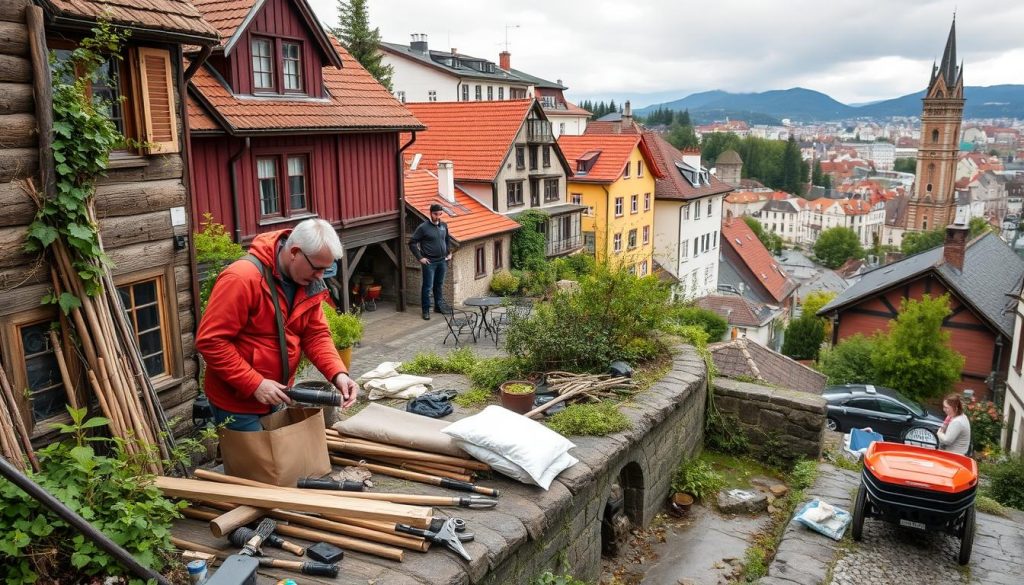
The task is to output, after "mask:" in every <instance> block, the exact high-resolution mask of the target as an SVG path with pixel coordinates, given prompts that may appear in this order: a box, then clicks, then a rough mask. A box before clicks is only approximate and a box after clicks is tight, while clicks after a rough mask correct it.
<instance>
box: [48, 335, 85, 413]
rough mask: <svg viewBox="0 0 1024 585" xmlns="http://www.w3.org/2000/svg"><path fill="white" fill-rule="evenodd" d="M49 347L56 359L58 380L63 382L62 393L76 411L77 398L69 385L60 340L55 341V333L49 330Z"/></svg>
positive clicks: (69, 381)
mask: <svg viewBox="0 0 1024 585" xmlns="http://www.w3.org/2000/svg"><path fill="white" fill-rule="evenodd" d="M50 345H51V346H52V347H53V355H54V357H56V358H57V367H58V368H59V369H60V379H61V381H62V382H64V392H65V393H66V394H67V396H68V404H70V405H71V408H74V409H76V410H77V409H78V396H77V395H76V394H75V386H74V384H72V383H71V374H70V373H69V372H68V363H67V361H65V360H64V350H63V349H61V345H60V340H59V339H57V332H56V331H53V330H52V329H51V330H50Z"/></svg>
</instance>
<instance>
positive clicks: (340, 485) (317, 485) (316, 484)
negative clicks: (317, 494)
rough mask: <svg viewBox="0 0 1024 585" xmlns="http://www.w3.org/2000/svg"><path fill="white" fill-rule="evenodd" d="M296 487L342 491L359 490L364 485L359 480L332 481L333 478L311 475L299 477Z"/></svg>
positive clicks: (364, 487) (362, 488)
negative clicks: (320, 477)
mask: <svg viewBox="0 0 1024 585" xmlns="http://www.w3.org/2000/svg"><path fill="white" fill-rule="evenodd" d="M296 487H300V488H304V489H313V490H339V491H343V492H361V491H363V490H365V489H366V485H365V484H363V482H361V481H352V480H348V479H345V480H342V481H334V480H333V479H316V478H312V477H305V478H300V479H299V481H298V482H297V483H296Z"/></svg>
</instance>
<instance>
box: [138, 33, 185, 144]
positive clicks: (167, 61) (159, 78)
mask: <svg viewBox="0 0 1024 585" xmlns="http://www.w3.org/2000/svg"><path fill="white" fill-rule="evenodd" d="M138 55H139V61H138V67H139V86H140V88H139V89H140V90H141V91H142V94H141V100H139V101H140V110H141V111H142V116H141V117H142V134H143V135H142V141H143V142H145V143H146V144H147V147H148V148H147V152H148V153H150V154H156V153H166V152H178V150H179V146H178V115H177V110H176V109H175V107H174V74H173V70H172V68H171V54H170V52H168V51H166V50H163V49H151V48H148V47H139V53H138Z"/></svg>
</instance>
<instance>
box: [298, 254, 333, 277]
mask: <svg viewBox="0 0 1024 585" xmlns="http://www.w3.org/2000/svg"><path fill="white" fill-rule="evenodd" d="M299 252H301V253H302V257H303V258H305V259H306V262H308V263H309V267H310V268H312V269H313V272H327V271H328V270H330V269H331V268H334V264H333V263H332V264H331V265H330V266H317V265H316V264H313V261H312V260H310V259H309V256H307V255H306V253H305V252H303V251H302V250H299Z"/></svg>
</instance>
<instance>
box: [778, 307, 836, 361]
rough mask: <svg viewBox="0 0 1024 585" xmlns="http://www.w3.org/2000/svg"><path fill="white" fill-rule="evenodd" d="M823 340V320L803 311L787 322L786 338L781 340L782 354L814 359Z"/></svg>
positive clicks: (795, 357)
mask: <svg viewBox="0 0 1024 585" xmlns="http://www.w3.org/2000/svg"><path fill="white" fill-rule="evenodd" d="M824 340H825V320H824V319H821V318H819V317H815V316H814V315H813V314H808V313H804V314H803V315H801V316H800V318H799V319H794V320H792V321H790V322H789V326H788V327H786V339H785V341H783V342H782V354H783V355H787V356H789V357H791V358H793V359H795V360H816V359H818V354H819V352H820V351H821V342H822V341H824Z"/></svg>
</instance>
